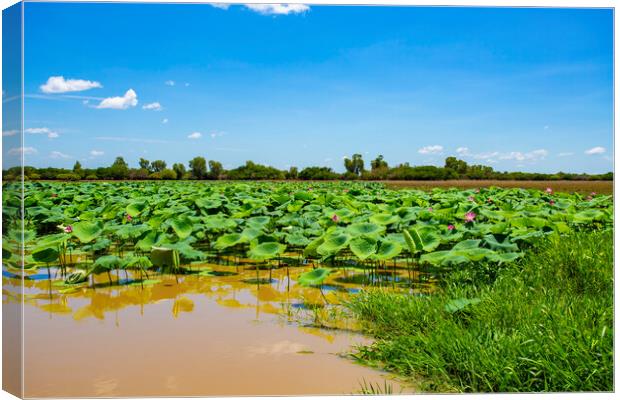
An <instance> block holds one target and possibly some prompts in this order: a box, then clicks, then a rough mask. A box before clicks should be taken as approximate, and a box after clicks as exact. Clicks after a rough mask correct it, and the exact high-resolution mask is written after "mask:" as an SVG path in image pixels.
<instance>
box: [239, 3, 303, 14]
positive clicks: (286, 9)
mask: <svg viewBox="0 0 620 400" xmlns="http://www.w3.org/2000/svg"><path fill="white" fill-rule="evenodd" d="M245 6H246V7H247V8H249V9H250V10H252V11H256V12H257V13H259V14H263V15H287V14H301V13H305V12H306V11H308V10H309V9H310V7H308V6H307V5H305V4H282V3H275V4H246V5H245Z"/></svg>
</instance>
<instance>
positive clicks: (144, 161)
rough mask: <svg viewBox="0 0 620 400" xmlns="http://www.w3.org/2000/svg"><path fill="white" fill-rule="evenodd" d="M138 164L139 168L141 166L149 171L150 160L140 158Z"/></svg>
mask: <svg viewBox="0 0 620 400" xmlns="http://www.w3.org/2000/svg"><path fill="white" fill-rule="evenodd" d="M138 164H139V165H140V168H143V169H145V170H147V171H149V172H151V162H150V161H149V160H147V159H146V158H140V161H139V162H138Z"/></svg>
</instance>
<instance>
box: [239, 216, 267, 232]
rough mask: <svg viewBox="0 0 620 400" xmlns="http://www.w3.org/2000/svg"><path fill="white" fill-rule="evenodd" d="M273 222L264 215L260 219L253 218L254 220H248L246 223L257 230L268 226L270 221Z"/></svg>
mask: <svg viewBox="0 0 620 400" xmlns="http://www.w3.org/2000/svg"><path fill="white" fill-rule="evenodd" d="M270 220H271V218H269V217H267V216H265V215H262V216H260V217H252V218H248V219H247V220H246V221H245V223H246V225H247V226H249V227H252V228H256V229H262V228H263V227H264V226H265V225H267V224H268V223H269V221H270Z"/></svg>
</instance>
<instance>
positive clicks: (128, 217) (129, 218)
mask: <svg viewBox="0 0 620 400" xmlns="http://www.w3.org/2000/svg"><path fill="white" fill-rule="evenodd" d="M125 218H126V219H127V222H131V220H132V219H133V218H131V215H129V214H127V216H125Z"/></svg>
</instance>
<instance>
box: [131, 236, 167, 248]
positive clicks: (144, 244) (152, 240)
mask: <svg viewBox="0 0 620 400" xmlns="http://www.w3.org/2000/svg"><path fill="white" fill-rule="evenodd" d="M162 236H163V235H162V234H161V233H159V232H155V231H152V232H149V233H147V234H146V236H144V237H143V238H142V239H140V240H138V241H137V242H136V245H135V247H136V248H138V249H139V250H141V251H151V248H152V247H153V246H157V245H158V244H159V242H160V241H161V237H162Z"/></svg>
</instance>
